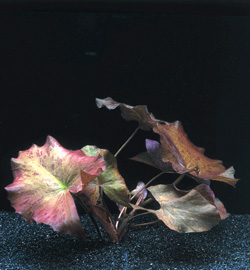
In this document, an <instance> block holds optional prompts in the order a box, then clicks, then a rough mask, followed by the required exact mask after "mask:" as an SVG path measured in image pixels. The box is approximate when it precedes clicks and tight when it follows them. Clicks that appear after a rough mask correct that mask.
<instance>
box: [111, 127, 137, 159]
mask: <svg viewBox="0 0 250 270" xmlns="http://www.w3.org/2000/svg"><path fill="white" fill-rule="evenodd" d="M139 128H140V125H139V126H138V127H137V128H136V129H135V131H134V132H133V133H132V134H131V135H130V137H129V138H128V139H127V140H126V142H125V143H124V144H123V145H122V146H121V147H120V148H119V149H118V151H117V152H116V153H115V154H114V156H115V157H117V156H118V154H119V153H120V152H121V151H122V149H123V148H124V147H125V146H126V145H127V144H128V143H129V141H130V140H131V139H132V138H133V137H134V135H135V134H136V132H137V131H138V130H139Z"/></svg>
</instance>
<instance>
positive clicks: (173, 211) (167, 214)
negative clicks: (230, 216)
mask: <svg viewBox="0 0 250 270" xmlns="http://www.w3.org/2000/svg"><path fill="white" fill-rule="evenodd" d="M204 186H207V185H204ZM208 188H209V187H208ZM148 190H149V191H150V192H151V193H152V195H153V196H154V198H155V199H156V200H157V201H158V203H159V204H160V206H161V208H160V209H159V210H152V209H148V210H147V211H149V212H151V213H153V214H155V215H156V216H157V217H158V219H160V220H162V221H163V222H164V223H165V224H166V225H167V226H168V227H169V228H170V229H172V230H175V231H177V232H183V233H190V232H203V231H208V230H210V229H211V228H212V227H213V226H215V225H216V224H217V223H218V222H219V221H220V220H221V218H220V214H219V211H218V210H217V208H216V206H215V205H213V204H211V203H210V202H209V201H208V200H207V199H206V198H205V197H204V196H203V195H202V194H201V193H200V192H199V191H198V190H196V189H192V190H191V191H188V192H187V191H181V190H178V189H177V188H175V187H174V186H173V185H157V186H151V187H149V188H148ZM144 210H146V209H144Z"/></svg>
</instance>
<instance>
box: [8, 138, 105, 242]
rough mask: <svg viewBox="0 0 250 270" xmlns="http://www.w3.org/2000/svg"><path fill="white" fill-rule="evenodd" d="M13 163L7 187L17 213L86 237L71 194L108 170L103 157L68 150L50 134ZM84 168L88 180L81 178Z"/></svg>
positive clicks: (60, 229)
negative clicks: (11, 178) (41, 144)
mask: <svg viewBox="0 0 250 270" xmlns="http://www.w3.org/2000/svg"><path fill="white" fill-rule="evenodd" d="M11 165H12V171H13V175H14V182H13V183H12V184H10V185H8V186H7V187H6V188H5V189H6V190H7V191H8V198H9V200H10V201H11V204H12V206H13V207H14V208H15V210H16V212H17V213H19V214H21V216H22V217H24V218H25V219H26V220H27V221H29V222H32V221H33V220H35V221H36V222H37V223H41V222H42V223H45V224H48V225H50V226H51V227H53V229H54V230H55V231H59V232H62V233H66V234H72V235H75V236H78V237H82V238H83V237H84V231H83V229H82V225H81V222H80V220H79V216H78V214H77V211H76V207H75V204H74V200H73V198H72V196H71V194H70V193H77V192H79V191H81V190H82V188H83V187H84V185H86V184H87V182H91V181H92V180H93V179H94V178H96V176H98V175H99V174H100V172H102V171H103V170H105V161H104V159H103V157H102V156H100V155H96V156H92V157H88V156H86V155H84V153H83V152H82V151H81V150H76V151H71V150H67V149H65V148H63V147H62V146H61V145H60V144H59V143H58V142H57V141H56V140H55V139H54V138H53V137H51V136H48V137H47V141H46V143H45V144H44V145H43V146H42V147H38V146H37V145H33V146H32V147H31V148H30V149H28V150H26V151H20V152H19V155H18V158H16V159H14V158H13V159H12V160H11ZM81 171H82V172H84V174H85V176H86V179H85V178H84V179H83V178H82V177H81ZM83 180H84V181H83Z"/></svg>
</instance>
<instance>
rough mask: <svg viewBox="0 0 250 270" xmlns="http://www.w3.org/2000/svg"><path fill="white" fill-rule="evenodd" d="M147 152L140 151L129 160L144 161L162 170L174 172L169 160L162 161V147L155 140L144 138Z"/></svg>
mask: <svg viewBox="0 0 250 270" xmlns="http://www.w3.org/2000/svg"><path fill="white" fill-rule="evenodd" d="M146 149H147V152H144V153H140V154H138V155H136V156H135V157H132V158H131V160H134V161H138V162H142V163H145V164H147V165H150V166H153V167H155V168H158V169H160V170H161V171H163V172H168V173H170V172H174V170H173V168H172V164H171V163H170V162H164V161H163V160H162V157H161V152H162V147H161V144H160V143H159V142H157V141H153V140H149V139H146Z"/></svg>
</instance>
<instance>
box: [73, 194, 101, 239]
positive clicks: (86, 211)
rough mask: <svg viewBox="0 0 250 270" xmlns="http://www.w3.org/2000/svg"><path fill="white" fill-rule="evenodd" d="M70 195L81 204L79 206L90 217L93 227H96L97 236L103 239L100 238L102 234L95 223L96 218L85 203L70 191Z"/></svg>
mask: <svg viewBox="0 0 250 270" xmlns="http://www.w3.org/2000/svg"><path fill="white" fill-rule="evenodd" d="M71 195H72V197H73V198H74V199H75V200H76V201H77V202H78V203H79V204H80V205H81V207H82V208H83V210H84V212H85V213H86V214H87V215H88V216H89V217H90V219H91V221H92V223H93V224H94V226H95V228H96V231H97V233H98V235H99V238H100V239H101V240H103V238H102V234H101V231H100V229H99V227H98V225H97V223H96V220H95V218H94V217H93V215H92V213H91V212H90V211H89V209H88V207H87V205H86V204H85V203H83V202H82V201H81V200H80V199H79V198H78V197H77V196H76V195H75V194H73V193H71Z"/></svg>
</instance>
